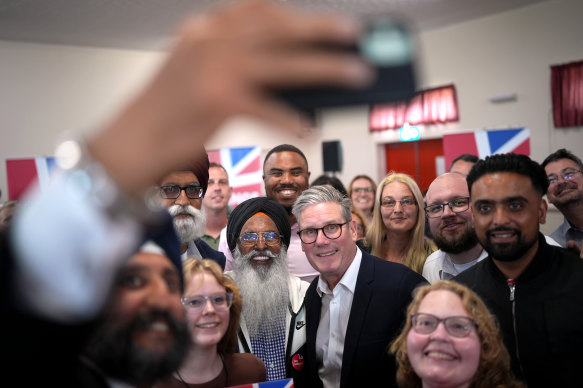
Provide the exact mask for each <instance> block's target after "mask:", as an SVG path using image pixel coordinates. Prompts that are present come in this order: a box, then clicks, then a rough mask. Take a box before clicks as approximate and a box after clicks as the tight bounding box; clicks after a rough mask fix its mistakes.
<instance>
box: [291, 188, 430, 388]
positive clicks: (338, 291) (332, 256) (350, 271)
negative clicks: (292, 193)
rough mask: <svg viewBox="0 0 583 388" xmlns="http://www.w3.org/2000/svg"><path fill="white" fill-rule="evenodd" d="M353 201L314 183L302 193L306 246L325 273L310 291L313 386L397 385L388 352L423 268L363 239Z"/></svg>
mask: <svg viewBox="0 0 583 388" xmlns="http://www.w3.org/2000/svg"><path fill="white" fill-rule="evenodd" d="M351 208H352V203H351V201H350V199H349V198H347V197H345V196H343V195H342V194H341V193H340V192H338V190H336V189H334V188H331V187H327V186H314V187H312V188H310V189H308V190H305V191H304V192H303V193H302V194H301V195H300V196H299V197H298V199H297V200H296V202H295V204H294V207H293V210H292V211H293V214H294V215H295V217H296V218H297V220H298V224H299V228H300V231H299V236H300V239H301V241H302V249H303V250H304V252H305V253H306V256H307V258H308V260H309V261H310V263H311V264H312V266H313V267H314V268H316V269H317V270H318V272H319V273H320V275H319V277H317V278H316V279H314V281H312V283H311V285H310V288H308V291H307V292H306V302H305V303H306V322H307V350H306V357H305V369H306V376H305V379H306V386H308V387H319V386H323V387H330V388H331V387H336V388H337V387H356V386H363V387H376V386H384V387H390V386H396V381H395V372H396V370H395V361H394V358H393V357H392V356H390V355H389V354H388V352H387V348H388V346H389V343H390V341H391V339H392V338H394V336H395V335H396V334H397V333H398V331H399V329H400V328H401V325H402V323H403V319H404V318H405V312H406V310H407V306H408V304H409V302H410V301H411V297H412V292H413V290H414V289H415V287H417V286H418V285H420V284H426V281H425V280H424V279H423V278H422V277H421V275H419V274H417V273H416V272H414V271H412V270H411V269H409V268H407V267H405V266H403V265H401V264H397V263H391V262H388V261H384V260H381V259H379V258H378V257H375V256H372V255H369V254H367V253H366V252H363V251H361V250H360V249H359V248H358V247H357V246H356V240H357V233H356V225H355V223H354V222H352V217H351Z"/></svg>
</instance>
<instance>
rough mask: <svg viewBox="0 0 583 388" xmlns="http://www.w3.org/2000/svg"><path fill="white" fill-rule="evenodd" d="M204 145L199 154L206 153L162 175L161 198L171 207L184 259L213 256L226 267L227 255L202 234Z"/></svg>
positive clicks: (206, 163) (205, 169)
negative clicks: (211, 244)
mask: <svg viewBox="0 0 583 388" xmlns="http://www.w3.org/2000/svg"><path fill="white" fill-rule="evenodd" d="M200 148H201V149H200V150H198V152H197V154H199V155H202V157H200V158H198V159H197V160H195V161H193V162H191V163H190V164H188V165H185V166H183V167H182V168H180V169H177V170H176V171H173V172H171V173H170V174H168V175H166V176H165V177H164V178H163V179H162V181H161V182H160V186H159V194H160V202H161V204H162V205H163V206H164V207H166V208H168V211H169V212H170V215H171V216H172V218H173V220H174V229H175V230H176V233H177V234H178V238H179V239H180V243H181V253H182V259H183V260H185V259H186V258H187V257H196V258H198V259H211V260H214V261H216V262H217V263H218V264H219V265H220V266H221V268H222V269H225V260H226V259H225V255H224V254H223V253H222V252H219V251H216V250H214V249H212V248H211V247H210V246H209V245H208V244H207V243H206V242H204V240H203V239H202V238H201V237H202V236H203V235H204V229H205V223H206V221H205V217H204V214H203V213H202V211H201V210H200V209H201V207H202V199H203V197H204V195H205V193H206V189H207V187H208V180H209V159H208V155H207V153H206V151H205V150H204V148H202V147H200Z"/></svg>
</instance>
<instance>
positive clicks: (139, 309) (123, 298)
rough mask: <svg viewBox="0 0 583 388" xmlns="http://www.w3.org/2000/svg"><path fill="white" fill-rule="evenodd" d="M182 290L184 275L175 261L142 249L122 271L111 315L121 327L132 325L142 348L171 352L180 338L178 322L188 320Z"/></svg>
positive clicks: (138, 344)
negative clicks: (181, 298)
mask: <svg viewBox="0 0 583 388" xmlns="http://www.w3.org/2000/svg"><path fill="white" fill-rule="evenodd" d="M180 293H181V290H180V275H179V273H178V271H177V269H176V267H175V266H174V265H173V264H172V262H171V261H170V260H169V259H168V258H167V257H165V256H162V255H159V254H154V253H145V252H140V253H137V254H136V255H134V256H133V257H132V258H131V259H130V260H129V261H128V262H127V264H126V265H124V267H123V268H122V269H121V271H120V275H119V276H118V280H117V283H116V294H115V299H114V302H113V304H112V306H111V315H112V316H113V317H116V318H115V319H116V320H118V322H117V325H119V327H129V328H130V329H129V333H130V335H131V336H132V340H133V342H134V343H135V344H136V345H137V346H138V347H140V348H142V349H144V350H147V351H151V352H158V353H164V352H169V351H171V349H172V347H173V346H174V345H175V341H177V338H176V337H177V332H176V327H175V324H176V323H180V324H183V323H184V311H182V306H181V303H180ZM138 321H140V322H141V323H139V324H136V323H135V322H138Z"/></svg>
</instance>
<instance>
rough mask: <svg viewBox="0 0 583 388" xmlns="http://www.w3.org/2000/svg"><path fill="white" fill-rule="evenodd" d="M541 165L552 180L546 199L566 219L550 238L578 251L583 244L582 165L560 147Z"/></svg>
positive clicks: (577, 159) (576, 158)
mask: <svg viewBox="0 0 583 388" xmlns="http://www.w3.org/2000/svg"><path fill="white" fill-rule="evenodd" d="M542 166H543V168H544V169H545V172H546V174H547V178H549V188H548V190H547V198H548V199H549V202H550V203H552V204H553V205H555V206H556V207H557V209H559V210H560V212H561V213H563V216H564V217H565V220H564V221H563V223H562V224H561V225H560V226H559V227H558V228H557V229H556V230H555V231H554V232H553V233H552V234H551V237H552V238H553V239H554V240H555V241H557V242H558V243H559V245H561V246H562V247H568V248H571V249H574V250H576V251H579V250H580V249H581V247H582V246H581V244H582V242H583V241H582V240H583V173H582V172H581V171H582V170H583V163H582V162H581V159H579V158H578V157H577V156H575V155H574V154H573V153H571V152H569V151H567V150H566V149H564V148H561V149H559V150H557V151H555V152H553V153H552V154H550V155H549V156H547V158H546V159H545V160H544V162H543V163H542ZM582 255H583V254H582Z"/></svg>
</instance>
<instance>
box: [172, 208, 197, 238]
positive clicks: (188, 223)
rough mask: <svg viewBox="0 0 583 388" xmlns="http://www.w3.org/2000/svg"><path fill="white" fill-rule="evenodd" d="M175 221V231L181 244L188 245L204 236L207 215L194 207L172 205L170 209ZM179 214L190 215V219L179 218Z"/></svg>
mask: <svg viewBox="0 0 583 388" xmlns="http://www.w3.org/2000/svg"><path fill="white" fill-rule="evenodd" d="M168 211H169V212H170V215H171V216H172V219H173V221H174V229H175V230H176V234H177V235H178V238H179V239H180V243H182V244H187V243H189V242H191V241H193V240H196V239H199V238H201V237H202V236H203V235H204V227H205V224H206V219H205V215H204V213H203V212H201V211H200V210H198V209H197V208H195V207H194V206H192V205H186V206H182V205H172V206H170V207H169V208H168ZM179 214H188V215H190V217H188V218H177V217H176V216H177V215H179Z"/></svg>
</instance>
